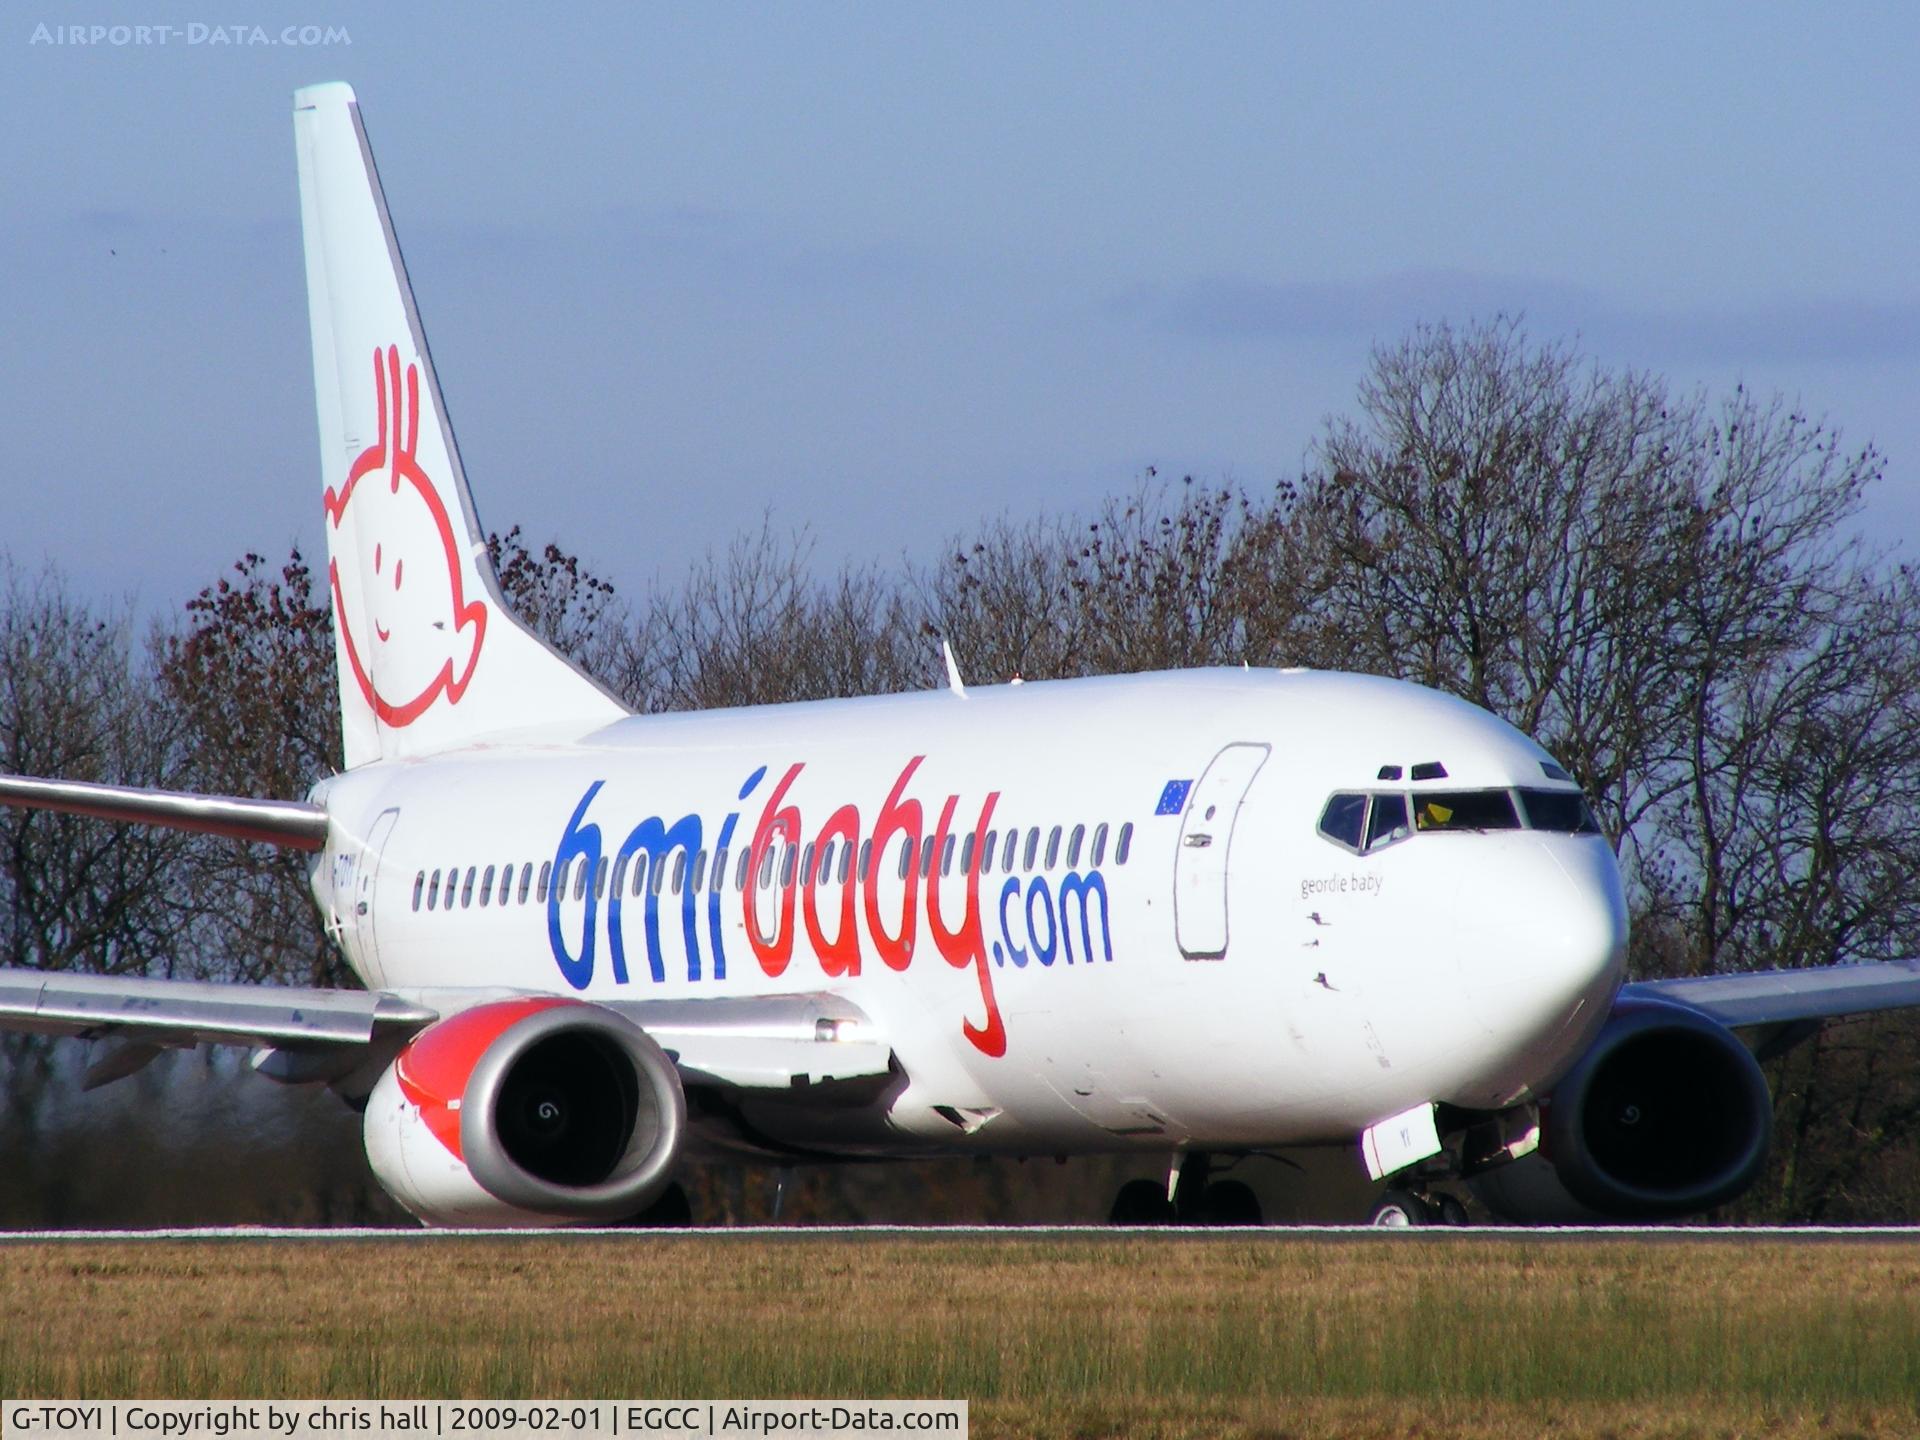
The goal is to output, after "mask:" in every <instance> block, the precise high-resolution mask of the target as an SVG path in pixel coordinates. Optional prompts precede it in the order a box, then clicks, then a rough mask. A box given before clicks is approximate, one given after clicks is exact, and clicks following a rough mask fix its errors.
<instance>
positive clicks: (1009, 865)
mask: <svg viewBox="0 0 1920 1440" xmlns="http://www.w3.org/2000/svg"><path fill="white" fill-rule="evenodd" d="M1019 843H1020V832H1019V831H1018V830H1009V831H1007V843H1006V846H1005V848H1004V849H1003V850H1002V851H1001V853H1000V868H1001V869H1002V870H1004V871H1006V872H1007V873H1008V874H1009V875H1011V874H1012V873H1013V850H1014V847H1015V846H1016V845H1018V844H1019Z"/></svg>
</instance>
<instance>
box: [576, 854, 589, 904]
mask: <svg viewBox="0 0 1920 1440" xmlns="http://www.w3.org/2000/svg"><path fill="white" fill-rule="evenodd" d="M573 898H574V899H576V900H584V899H586V898H587V857H586V856H584V855H582V856H581V857H580V862H579V863H578V864H577V865H575V866H574V867H573Z"/></svg>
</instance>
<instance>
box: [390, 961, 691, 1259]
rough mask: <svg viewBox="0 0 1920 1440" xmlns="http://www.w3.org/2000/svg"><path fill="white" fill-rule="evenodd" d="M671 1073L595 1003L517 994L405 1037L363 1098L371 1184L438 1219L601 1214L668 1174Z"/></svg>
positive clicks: (638, 1206) (673, 1118)
mask: <svg viewBox="0 0 1920 1440" xmlns="http://www.w3.org/2000/svg"><path fill="white" fill-rule="evenodd" d="M686 1124H687V1106H686V1098H685V1096H684V1095H683V1094H682V1093H681V1089H680V1076H679V1072H678V1071H676V1070H675V1069H674V1067H673V1062H672V1061H671V1060H669V1059H668V1058H667V1056H666V1053H665V1052H664V1051H663V1050H661V1048H660V1047H659V1046H658V1045H656V1044H655V1043H654V1042H653V1040H652V1039H650V1038H649V1037H648V1036H647V1034H646V1032H645V1031H643V1030H641V1029H640V1027H639V1026H637V1025H635V1024H633V1023H632V1022H631V1021H629V1020H627V1019H625V1018H624V1017H622V1016H620V1015H618V1014H615V1013H614V1012H613V1011H611V1010H608V1009H606V1008H604V1007H602V1006H599V1005H589V1004H586V1003H584V1002H581V1001H576V1000H563V999H557V998H541V997H530V998H527V999H524V1000H504V1001H499V1002H496V1003H493V1004H488V1005H480V1006H476V1007H475V1008H473V1009H471V1010H463V1011H461V1012H460V1013H458V1014H456V1015H451V1016H449V1017H448V1018H446V1019H445V1020H442V1021H439V1022H438V1023H437V1024H434V1025H431V1026H429V1027H428V1028H427V1029H425V1030H423V1031H421V1032H420V1034H418V1035H416V1036H415V1037H414V1038H413V1040H412V1041H411V1042H409V1043H408V1045H407V1048H406V1049H405V1050H403V1051H401V1052H400V1055H399V1057H398V1058H397V1059H395V1061H394V1062H393V1064H392V1065H390V1066H389V1067H388V1068H387V1072H386V1073H385V1074H384V1075H382V1076H381V1077H380V1081H379V1083H378V1084H377V1085H375V1086H374V1089H373V1094H372V1096H371V1098H370V1099H369V1100H368V1102H367V1111H366V1118H365V1125H364V1134H365V1138H366V1146H367V1158H368V1160H369V1161H371V1162H372V1164H373V1173H374V1174H375V1176H377V1177H378V1179H379V1181H380V1183H381V1184H382V1185H383V1186H385V1187H386V1189H387V1191H388V1192H389V1193H390V1194H391V1195H393V1197H394V1198H395V1199H397V1200H398V1201H399V1202H400V1203H401V1204H403V1205H405V1206H406V1207H407V1208H408V1209H409V1210H411V1211H412V1212H413V1213H414V1214H416V1215H418V1216H419V1217H420V1218H421V1219H423V1220H427V1221H430V1222H433V1223H437V1224H443V1225H551V1224H555V1223H565V1222H569V1221H599V1222H615V1221H620V1220H626V1219H630V1218H631V1217H633V1216H634V1215H637V1214H638V1213H639V1212H640V1211H642V1210H644V1209H645V1208H646V1206H647V1204H648V1203H649V1202H650V1201H651V1200H652V1199H653V1198H654V1197H655V1196H656V1195H658V1194H659V1193H660V1191H661V1190H663V1189H664V1188H665V1187H666V1185H667V1182H668V1181H669V1179H670V1178H671V1177H672V1173H673V1166H674V1162H675V1160H676V1159H678V1157H679V1153H680V1146H681V1141H682V1139H683V1137H684V1135H685V1133H686Z"/></svg>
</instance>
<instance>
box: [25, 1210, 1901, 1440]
mask: <svg viewBox="0 0 1920 1440" xmlns="http://www.w3.org/2000/svg"><path fill="white" fill-rule="evenodd" d="M788 1395H791V1396H807V1397H814V1396H818V1397H836V1396H879V1397H886V1396H937V1397H951V1398H962V1399H966V1400H969V1401H971V1402H972V1418H973V1432H974V1433H975V1434H976V1435H979V1436H993V1435H1035V1436H1038V1435H1048V1436H1051V1435H1070V1436H1096V1435H1110V1434H1112V1435H1122V1434H1124V1435H1136V1434H1137V1435H1149V1436H1165V1437H1187V1436H1195V1437H1197V1436H1213V1435H1233V1436H1272V1437H1279V1436H1299V1437H1309V1436H1332V1435H1363V1436H1371V1435H1379V1436H1389V1435H1419V1436H1422V1437H1429V1440H1438V1437H1451V1436H1462V1437H1465V1436H1482V1435H1486V1436H1534V1435H1540V1434H1546V1433H1553V1434H1555V1435H1560V1436H1588V1435H1591V1436H1618V1437H1622V1440H1626V1437H1642V1436H1647V1437H1652V1436H1689V1437H1711V1436H1746V1435H1768V1436H1775V1435H1778V1436H1799V1435H1808V1436H1814V1435H1817V1436H1821V1437H1839V1436H1845V1435H1869V1436H1883V1435H1884V1436H1896V1435H1898V1436H1908V1435H1914V1434H1920V1248H1916V1247H1913V1246H1910V1245H1905V1244H1901V1243H1898V1242H1873V1241H1863V1242H1850V1243H1845V1244H1828V1245H1796V1244H1785V1243H1778V1242H1764V1241H1762V1242H1753V1243H1747V1242H1741V1241H1710V1242H1687V1243H1678V1244H1658V1243H1655V1244H1648V1243H1643V1242H1633V1241H1625V1240H1613V1241H1604V1242H1563V1241H1540V1242H1529V1241H1522V1242H1517V1243H1516V1242H1513V1241H1491V1240H1474V1239H1470V1238H1462V1237H1445V1238H1440V1239H1427V1238H1417V1237H1388V1238H1381V1239H1363V1240H1348V1241H1340V1240H1327V1239H1307V1238H1295V1237H1288V1236H1285V1235H1275V1236H1272V1237H1258V1238H1248V1237H1226V1236H1220V1237H1191V1238H1183V1239H1177V1240H1173V1241H1168V1240H1164V1239H1137V1238H1111V1239H1109V1238H1104V1237H1092V1238H1080V1237H1041V1236H1032V1237H1028V1236H1019V1235H1010V1236H1007V1237H997V1238H994V1239H990V1240H955V1239H951V1238H934V1237H928V1238H913V1237H897V1236H888V1237H884V1238H873V1239H853V1240H848V1239H843V1238H826V1237H804V1236H796V1237H795V1238H792V1239H784V1238H773V1239H769V1238H756V1237H728V1236H724V1235H719V1236H705V1237H693V1238H688V1237H668V1236H660V1235H651V1236H650V1235H645V1234H636V1235H635V1236H633V1237H632V1238H622V1239H618V1240H598V1239H594V1240H578V1241H575V1240H552V1239H529V1240H521V1241H504V1242H503V1241H497V1240H452V1241H442V1242H439V1243H434V1244H427V1245H421V1244H408V1243H404V1242H385V1241H355V1242H343V1243H330V1242H286V1241H228V1242H219V1243H197V1244H194V1243H180V1244H139V1245H126V1244H116V1243H111V1242H98V1243H85V1244H77V1243H62V1244H20V1245H12V1246H6V1247H4V1248H0V1396H4V1397H9V1398H11V1397H39V1396H49V1397H51V1396H58V1397H73V1396H83V1397H129V1396H140V1397H150V1398H167V1397H174V1398H182V1399H194V1398H202V1397H213V1396H254V1397H269V1396H273V1397H289V1398H329V1397H338V1398H348V1397H383V1398H413V1397H424V1398H435V1397H453V1396H500V1397H537V1398H571V1397H582V1398H625V1397H637V1396H647V1397H655V1398H664V1397H688V1398H701V1397H735V1398H765V1397H777V1396H788Z"/></svg>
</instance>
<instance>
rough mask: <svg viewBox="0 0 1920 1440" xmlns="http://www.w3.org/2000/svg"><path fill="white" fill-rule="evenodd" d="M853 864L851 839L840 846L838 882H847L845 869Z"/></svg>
mask: <svg viewBox="0 0 1920 1440" xmlns="http://www.w3.org/2000/svg"><path fill="white" fill-rule="evenodd" d="M852 864H853V841H851V840H849V841H847V843H846V844H844V845H842V846H841V847H840V883H841V884H842V885H844V884H846V883H847V871H848V869H849V868H850V867H851V866H852Z"/></svg>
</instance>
